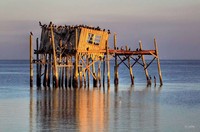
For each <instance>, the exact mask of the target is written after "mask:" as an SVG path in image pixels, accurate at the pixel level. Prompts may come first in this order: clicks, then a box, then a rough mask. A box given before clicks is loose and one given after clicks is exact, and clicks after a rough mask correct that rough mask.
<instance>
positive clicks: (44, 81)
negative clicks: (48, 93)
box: [43, 54, 47, 87]
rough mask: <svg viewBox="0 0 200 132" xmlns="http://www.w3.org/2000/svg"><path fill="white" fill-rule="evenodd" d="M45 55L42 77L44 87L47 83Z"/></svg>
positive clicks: (45, 57)
mask: <svg viewBox="0 0 200 132" xmlns="http://www.w3.org/2000/svg"><path fill="white" fill-rule="evenodd" d="M46 79H47V55H46V54H45V55H44V77H43V86H44V87H46V86H47V85H46V82H47V80H46Z"/></svg>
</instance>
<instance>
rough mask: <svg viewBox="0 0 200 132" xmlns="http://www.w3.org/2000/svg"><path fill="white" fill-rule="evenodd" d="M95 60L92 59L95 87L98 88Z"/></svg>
mask: <svg viewBox="0 0 200 132" xmlns="http://www.w3.org/2000/svg"><path fill="white" fill-rule="evenodd" d="M94 58H95V57H94ZM94 58H93V59H92V73H93V87H97V77H96V70H95V62H94V61H95V60H94Z"/></svg>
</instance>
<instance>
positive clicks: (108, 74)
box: [106, 41, 110, 88]
mask: <svg viewBox="0 0 200 132" xmlns="http://www.w3.org/2000/svg"><path fill="white" fill-rule="evenodd" d="M106 61H107V86H108V88H109V87H110V60H109V47H108V41H106Z"/></svg>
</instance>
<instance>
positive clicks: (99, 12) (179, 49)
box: [0, 0, 200, 59]
mask: <svg viewBox="0 0 200 132" xmlns="http://www.w3.org/2000/svg"><path fill="white" fill-rule="evenodd" d="M39 21H41V22H42V23H49V22H50V21H53V22H54V23H55V24H74V25H76V24H87V25H93V26H100V27H101V28H106V29H110V30H111V32H112V33H113V32H116V33H117V35H118V36H117V40H118V46H122V45H126V44H128V45H130V47H131V48H132V49H136V48H137V47H138V41H139V40H142V42H143V47H144V48H146V49H151V48H153V37H154V36H156V38H157V42H158V46H159V53H160V58H161V59H200V52H199V51H200V0H192V1H190V0H143V1H142V0H98V1H96V0H73V1H69V0H1V1H0V59H28V58H29V47H28V46H29V40H28V36H29V32H30V31H32V32H33V33H34V37H35V38H36V37H39V34H40V27H39V25H38V22H39ZM110 37H112V36H110ZM110 44H111V43H110Z"/></svg>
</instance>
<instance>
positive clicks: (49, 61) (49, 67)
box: [47, 53, 52, 87]
mask: <svg viewBox="0 0 200 132" xmlns="http://www.w3.org/2000/svg"><path fill="white" fill-rule="evenodd" d="M51 65H52V64H51V53H50V54H49V59H48V78H47V86H48V87H50V85H51Z"/></svg>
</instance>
